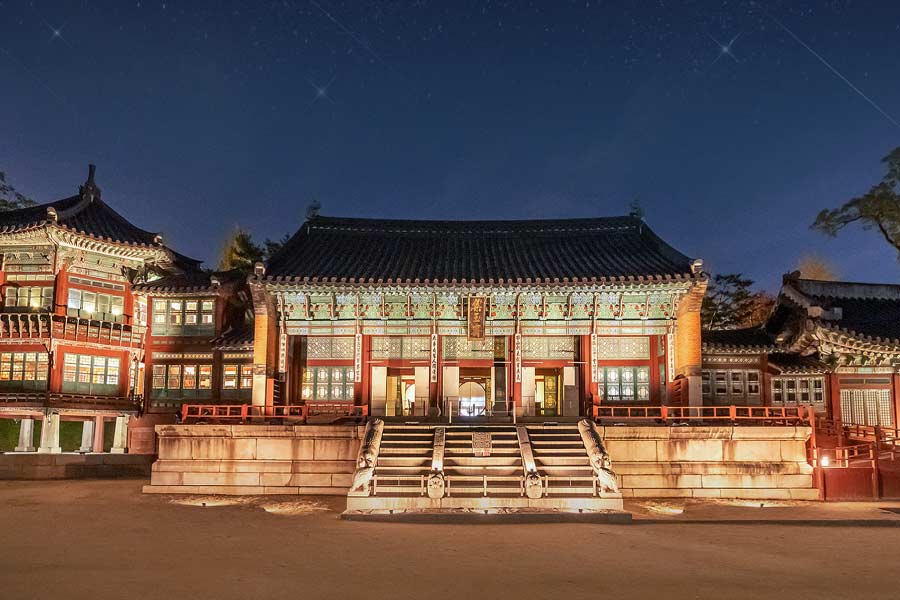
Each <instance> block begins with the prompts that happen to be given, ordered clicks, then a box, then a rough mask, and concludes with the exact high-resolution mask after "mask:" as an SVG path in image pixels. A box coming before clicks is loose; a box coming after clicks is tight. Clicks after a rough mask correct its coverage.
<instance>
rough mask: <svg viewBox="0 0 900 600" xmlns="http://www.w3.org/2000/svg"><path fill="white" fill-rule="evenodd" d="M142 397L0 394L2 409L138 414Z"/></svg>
mask: <svg viewBox="0 0 900 600" xmlns="http://www.w3.org/2000/svg"><path fill="white" fill-rule="evenodd" d="M140 405H141V396H137V395H129V396H92V395H88V394H61V393H55V392H54V393H47V392H0V408H60V409H69V410H117V411H123V412H137V411H139V410H140Z"/></svg>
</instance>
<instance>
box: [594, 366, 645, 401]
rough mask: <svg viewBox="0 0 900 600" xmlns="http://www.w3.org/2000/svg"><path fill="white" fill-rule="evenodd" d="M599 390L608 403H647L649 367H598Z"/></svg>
mask: <svg viewBox="0 0 900 600" xmlns="http://www.w3.org/2000/svg"><path fill="white" fill-rule="evenodd" d="M599 374H600V390H601V391H602V392H603V399H604V400H608V401H610V402H648V401H649V400H650V368H649V367H600V369H599Z"/></svg>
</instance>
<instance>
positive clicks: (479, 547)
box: [0, 481, 900, 600]
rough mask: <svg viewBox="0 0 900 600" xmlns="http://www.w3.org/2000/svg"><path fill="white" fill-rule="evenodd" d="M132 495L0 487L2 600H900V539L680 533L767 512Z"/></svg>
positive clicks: (767, 528) (795, 532)
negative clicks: (472, 518)
mask: <svg viewBox="0 0 900 600" xmlns="http://www.w3.org/2000/svg"><path fill="white" fill-rule="evenodd" d="M142 483H143V482H141V481H66V482H0V532H2V538H3V543H2V544H0V598H3V599H4V600H12V599H19V598H40V599H44V598H66V599H67V600H74V599H79V598H91V599H94V600H96V599H105V598H116V599H118V598H165V599H166V600H174V599H177V598H217V599H227V598H241V599H244V600H246V599H251V598H252V599H256V598H291V599H292V600H296V599H309V598H340V599H342V600H350V599H355V598H370V599H380V598H386V599H387V598H391V599H397V598H417V599H422V598H424V599H427V600H434V599H442V598H455V599H459V598H462V599H464V600H471V599H475V598H516V599H517V600H518V599H522V600H524V599H530V598H540V599H546V598H566V599H569V598H572V599H575V598H591V599H593V600H596V599H598V598H665V599H667V600H669V599H681V598H728V599H731V598H788V597H795V598H816V599H817V600H820V599H825V598H854V599H859V598H898V597H900V592H898V590H900V587H898V581H900V554H898V550H897V548H898V547H900V527H878V526H874V527H873V526H858V525H852V526H842V525H836V524H830V525H827V526H826V525H802V524H794V525H785V524H775V525H766V524H762V525H761V524H740V523H728V524H723V523H685V522H682V521H680V519H684V518H685V517H686V516H688V515H693V516H694V517H697V518H701V517H703V516H704V515H706V516H708V517H709V518H716V519H722V518H730V517H733V516H735V515H738V514H743V513H746V512H747V511H757V513H758V511H760V510H770V509H760V508H758V507H757V508H743V509H741V508H740V507H722V506H710V507H707V508H690V507H689V508H690V510H688V511H686V512H685V513H683V514H680V515H679V514H676V513H677V511H678V508H677V503H673V504H671V505H667V504H665V503H662V504H661V508H660V509H658V507H656V506H654V505H653V504H652V503H645V504H641V505H634V506H632V507H631V508H632V509H633V510H636V511H637V512H638V515H637V516H638V517H639V519H638V520H637V521H636V523H635V524H632V525H584V524H580V525H578V524H535V525H418V524H417V525H413V524H395V523H391V524H382V523H357V522H346V521H341V520H339V519H338V513H339V511H340V510H342V509H343V506H342V504H343V499H341V498H314V499H303V500H297V499H296V498H284V497H282V498H277V497H269V498H266V499H261V500H259V499H257V500H253V501H242V500H239V499H238V500H226V502H232V501H234V502H236V503H235V504H226V505H219V502H220V500H219V499H215V498H206V499H205V500H204V499H193V498H190V499H177V498H176V497H171V496H152V495H143V494H141V493H140V488H141V485H142ZM204 501H205V502H206V503H207V506H205V507H204V506H202V505H197V503H198V502H200V503H202V502H204ZM893 505H895V506H900V502H897V503H894V504H893ZM772 510H781V511H783V513H784V514H789V513H790V511H789V510H788V509H787V508H781V509H772ZM817 510H818V509H816V508H815V507H813V508H806V509H802V510H800V511H799V513H797V514H801V515H803V514H805V515H813V514H816V513H817ZM704 511H706V512H704ZM741 511H743V513H741ZM804 511H806V512H804ZM757 513H752V512H751V514H757ZM770 514H772V513H770ZM823 514H826V515H827V514H830V515H831V517H832V518H850V517H851V516H859V515H868V516H872V517H873V518H880V519H888V520H890V519H894V518H900V515H898V516H893V515H891V514H890V513H886V512H884V511H881V510H880V507H873V506H862V505H859V506H851V507H850V508H849V509H841V508H833V507H831V508H829V509H827V510H826V512H825V513H823ZM876 515H878V516H876ZM648 517H653V518H660V519H662V520H666V519H669V520H670V522H666V523H650V522H648V521H642V520H641V518H644V519H646V518H648ZM701 520H702V519H701ZM895 524H896V523H895Z"/></svg>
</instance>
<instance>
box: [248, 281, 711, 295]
mask: <svg viewBox="0 0 900 600" xmlns="http://www.w3.org/2000/svg"><path fill="white" fill-rule="evenodd" d="M706 282H707V280H706V279H705V278H702V279H701V278H682V279H675V278H671V279H665V278H660V279H650V278H643V277H641V278H638V277H630V278H622V279H621V280H617V279H605V278H604V279H598V280H587V281H584V282H579V281H572V280H568V281H565V280H556V281H546V282H545V281H540V282H538V281H529V280H526V281H504V280H499V281H496V282H495V281H468V280H462V281H453V280H451V281H446V282H444V281H440V282H433V281H429V280H425V281H418V280H411V281H403V282H400V281H393V280H390V281H382V280H378V281H369V280H365V281H350V280H346V281H345V280H335V281H331V280H327V281H325V280H317V279H315V278H281V277H274V278H259V277H251V278H250V279H249V280H248V283H249V284H250V285H251V286H253V287H258V288H263V289H265V290H267V291H270V292H272V293H280V292H289V291H301V290H302V291H308V292H310V293H317V292H320V293H332V292H335V293H355V292H375V291H383V292H386V293H401V294H402V293H427V292H431V291H436V290H441V291H449V290H466V291H468V292H472V293H488V292H490V291H502V292H505V293H530V292H535V293H540V292H544V293H555V294H567V293H603V292H621V291H641V292H671V293H684V292H686V291H688V290H690V289H691V288H693V287H695V286H698V285H703V286H705V285H706Z"/></svg>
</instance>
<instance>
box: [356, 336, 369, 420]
mask: <svg viewBox="0 0 900 600" xmlns="http://www.w3.org/2000/svg"><path fill="white" fill-rule="evenodd" d="M371 357H372V336H370V335H366V334H363V335H362V356H361V357H360V364H361V365H362V366H361V367H360V373H359V383H358V384H357V385H358V386H359V388H358V389H357V394H358V395H359V398H360V400H361V404H362V405H363V406H367V407H368V408H369V410H370V411H371V410H372V405H371V396H372V383H371V379H372V367H371V366H369V362H370V360H371ZM369 414H371V413H369Z"/></svg>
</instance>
